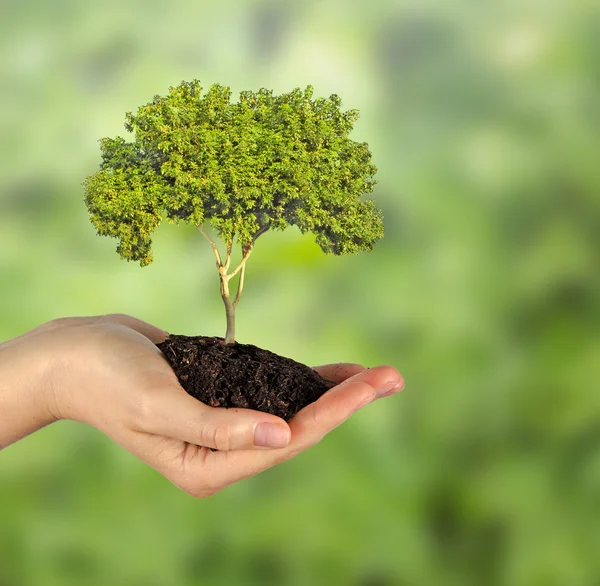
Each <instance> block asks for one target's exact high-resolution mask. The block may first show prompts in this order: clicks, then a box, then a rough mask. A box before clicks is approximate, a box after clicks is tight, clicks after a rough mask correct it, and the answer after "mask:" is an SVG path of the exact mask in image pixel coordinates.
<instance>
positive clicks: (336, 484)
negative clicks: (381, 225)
mask: <svg viewBox="0 0 600 586" xmlns="http://www.w3.org/2000/svg"><path fill="white" fill-rule="evenodd" d="M1 12H2V17H1V19H0V88H1V91H0V340H4V339H7V338H10V337H13V336H16V335H18V334H20V333H22V332H24V331H26V330H28V329H30V328H32V327H34V326H36V325H38V324H40V323H42V322H44V321H47V320H50V319H52V318H55V317H59V316H67V315H90V314H100V313H107V312H125V313H131V314H133V315H136V316H138V317H140V318H142V319H145V320H147V321H150V322H152V323H155V324H156V325H159V326H160V327H162V328H165V329H167V330H169V331H172V332H177V333H184V334H195V333H203V334H208V335H223V333H224V328H225V324H224V312H223V309H222V304H221V299H220V297H219V294H218V280H217V274H216V271H215V269H214V262H213V259H212V256H211V251H210V249H209V248H208V247H207V245H206V242H204V241H203V239H202V238H200V237H199V236H198V234H197V233H195V232H194V231H193V230H186V228H181V227H173V226H167V225H164V226H162V227H161V228H160V230H159V231H158V233H157V235H156V239H155V257H156V262H155V264H153V265H152V266H150V267H148V268H145V269H140V268H139V267H138V266H137V265H135V264H128V263H125V262H124V261H122V260H120V259H119V257H118V256H117V254H116V253H115V252H114V248H115V245H116V242H114V241H110V240H107V239H100V238H98V237H97V236H96V235H95V233H94V230H93V228H92V226H91V224H90V223H89V222H88V219H87V212H86V210H85V206H84V204H83V202H82V199H81V198H82V187H81V182H82V181H83V180H84V178H85V177H86V176H87V175H88V174H90V173H92V172H93V171H95V170H96V169H97V167H98V164H99V160H100V155H99V147H98V144H97V140H98V139H99V138H100V137H103V136H114V135H116V134H123V133H124V130H123V122H124V113H125V111H131V110H135V109H136V108H137V107H138V106H139V105H141V104H143V103H146V102H147V101H148V100H150V99H151V98H152V96H153V95H154V94H156V93H159V94H164V93H165V92H166V91H167V88H168V87H169V86H170V85H176V84H178V83H179V82H180V81H181V80H189V79H192V78H199V79H201V80H202V82H203V83H204V85H205V87H208V85H210V84H211V83H213V82H219V83H222V84H225V85H229V86H231V88H232V90H233V91H234V95H235V94H237V92H239V91H240V90H242V89H258V88H260V87H267V88H271V89H273V90H274V91H275V92H282V91H289V90H291V89H292V88H294V87H298V86H300V87H304V86H305V85H307V84H313V85H314V86H315V93H316V95H324V96H326V95H329V94H330V93H338V94H339V95H340V96H341V97H342V99H343V101H344V106H345V107H346V108H358V109H360V111H361V119H360V121H359V122H358V124H357V125H356V128H355V132H354V135H353V136H354V137H355V139H356V140H359V141H363V140H364V141H367V142H369V144H370V146H371V150H372V152H373V155H374V162H375V163H376V164H377V166H378V168H379V173H378V180H379V184H378V186H377V187H376V189H375V192H374V194H373V197H374V199H375V200H376V202H377V203H378V204H379V205H380V206H381V207H382V208H383V210H384V213H385V221H386V230H387V231H386V237H385V239H384V240H383V241H382V242H381V243H380V244H379V245H378V246H377V247H376V249H375V251H374V252H372V253H370V254H363V255H360V256H358V257H348V258H345V257H344V258H336V257H326V256H325V255H323V254H322V253H321V252H320V251H319V249H318V247H317V246H316V245H315V244H314V243H313V241H312V239H311V238H310V237H302V236H301V235H300V234H299V233H297V232H295V231H293V230H289V231H287V232H285V233H283V234H267V235H265V236H263V237H262V238H261V240H260V241H259V246H258V247H257V248H256V250H255V252H254V254H253V257H252V259H251V260H250V263H249V266H248V273H247V284H246V289H245V293H244V298H243V300H242V302H241V304H240V306H239V311H238V316H239V317H238V338H239V340H240V341H241V342H251V343H255V344H258V345H261V346H263V347H265V348H268V349H270V350H274V351H276V352H279V353H281V354H283V355H287V356H291V357H294V358H296V359H298V360H301V361H303V362H305V363H307V364H322V363H327V362H337V361H357V362H361V363H364V364H366V365H369V366H372V365H376V364H381V363H391V364H393V365H395V366H397V367H398V368H399V369H400V370H401V372H402V373H403V374H404V376H405V378H406V390H405V391H404V392H403V393H402V394H400V395H399V396H396V397H394V398H392V399H390V400H387V401H381V402H378V403H377V404H374V405H372V406H370V407H369V408H368V409H366V410H364V411H363V412H361V413H359V414H358V415H357V416H355V417H354V418H352V419H351V420H350V421H348V422H347V423H346V424H344V425H343V427H341V428H339V429H338V430H336V432H334V433H333V434H331V435H330V436H329V437H327V438H326V439H325V440H323V442H322V443H321V444H319V445H318V446H317V447H315V448H314V449H312V450H310V451H309V452H307V453H305V454H303V455H301V456H300V457H298V458H297V459H295V460H293V461H291V462H288V463H286V464H284V465H282V466H280V467H278V468H276V469H273V470H270V471H268V472H266V473H264V474H262V475H260V476H258V477H255V478H253V479H250V480H247V481H244V482H242V483H240V484H238V485H235V486H233V487H230V488H229V489H226V490H224V491H223V492H221V493H219V494H217V495H216V496H214V497H211V498H210V499H208V500H202V501H196V500H193V499H192V498H191V497H188V496H186V495H185V494H183V493H181V492H179V491H178V490H177V489H175V488H174V487H173V486H171V485H170V484H169V483H168V482H167V481H166V480H164V479H163V478H162V477H160V476H159V475H158V474H156V473H155V472H154V471H153V470H151V469H149V468H148V467H146V466H145V465H143V464H141V463H139V462H137V461H136V460H135V459H134V458H133V457H131V456H130V455H129V454H127V453H126V452H124V451H123V450H122V449H120V448H119V447H118V446H116V445H114V444H113V443H111V441H110V440H108V439H107V438H105V437H104V436H102V435H101V434H100V433H99V432H97V431H96V430H94V429H92V428H88V427H86V426H83V425H80V424H77V423H72V422H61V423H59V424H56V425H53V426H50V427H49V428H47V429H44V430H42V431H41V432H38V433H37V434H35V435H33V436H31V437H29V438H27V439H25V440H23V441H22V442H19V443H18V444H16V445H14V446H11V447H9V448H7V449H6V450H4V451H3V452H2V453H1V454H0V586H29V585H42V586H58V585H60V586H70V585H73V586H75V585H78V586H79V585H81V584H86V585H87V586H96V585H97V586H100V585H102V586H104V585H106V584H111V585H112V586H121V585H123V586H155V585H156V586H163V585H164V586H170V585H174V586H187V585H196V584H210V585H215V586H219V585H230V584H231V585H237V584H250V585H261V586H263V585H270V584H278V585H280V584H281V585H294V586H305V585H321V584H323V585H337V584H340V585H352V586H354V585H356V586H392V585H398V586H403V585H411V586H412V585H416V586H420V585H427V586H430V585H433V584H435V585H442V584H443V585H461V586H468V585H473V586H482V585H486V586H494V585H510V586H521V585H523V586H538V585H539V586H551V585H555V584H556V585H560V586H566V585H568V586H577V585H581V586H590V585H597V584H600V561H599V560H600V557H597V554H598V553H599V552H600V530H599V529H600V517H599V511H600V393H599V392H598V391H599V390H600V385H599V384H598V381H599V380H600V301H599V298H600V196H599V193H600V164H599V155H600V97H599V96H600V5H599V4H598V2H594V1H592V0H562V1H561V0H543V1H542V0H527V1H523V0H521V1H517V0H489V1H488V2H475V1H474V0H464V1H460V2H451V1H442V0H439V1H435V0H432V1H430V2H417V1H414V0H371V1H369V2H358V1H349V0H345V1H341V0H340V1H334V0H322V1H317V0H305V1H297V0H296V1H283V0H282V1H279V2H278V1H276V0H266V1H258V0H252V1H250V0H230V1H229V2H194V1H192V0H175V1H171V2H166V1H161V2H158V1H156V0H154V1H147V0H146V1H144V2H142V1H128V0H121V1H119V2H117V1H115V0H106V1H104V2H83V1H77V0H54V1H53V2H47V1H45V0H37V1H35V0H2V2H1ZM190 315H191V316H193V317H192V318H191V319H190V317H188V316H190Z"/></svg>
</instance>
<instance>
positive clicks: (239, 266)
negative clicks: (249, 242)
mask: <svg viewBox="0 0 600 586" xmlns="http://www.w3.org/2000/svg"><path fill="white" fill-rule="evenodd" d="M251 252H252V246H249V247H248V248H247V250H246V251H245V252H244V256H243V258H242V261H241V262H240V264H239V265H238V266H237V267H236V268H235V270H234V271H233V272H232V273H230V274H229V275H228V277H229V278H230V279H231V278H233V277H235V276H236V275H237V274H238V273H239V272H240V271H241V270H242V269H243V268H244V265H245V264H246V261H247V260H248V257H249V256H250V253H251Z"/></svg>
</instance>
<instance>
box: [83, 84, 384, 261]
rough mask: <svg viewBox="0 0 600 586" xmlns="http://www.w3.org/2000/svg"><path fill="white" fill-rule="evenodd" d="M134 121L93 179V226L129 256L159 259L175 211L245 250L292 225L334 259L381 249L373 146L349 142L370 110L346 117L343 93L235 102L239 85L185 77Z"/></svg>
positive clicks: (89, 199) (263, 95) (247, 95)
mask: <svg viewBox="0 0 600 586" xmlns="http://www.w3.org/2000/svg"><path fill="white" fill-rule="evenodd" d="M126 119H127V121H126V124H125V128H126V129H127V131H129V132H130V133H132V134H133V136H134V138H133V141H132V142H127V141H126V140H124V139H123V138H121V137H117V138H115V139H109V138H105V139H103V140H102V141H101V149H102V165H101V169H100V171H98V172H97V173H95V174H94V175H92V176H90V177H89V178H88V179H87V180H86V182H85V201H86V204H87V206H88V209H89V212H90V217H91V220H92V222H93V224H94V225H95V227H96V228H97V230H98V233H99V234H100V235H103V236H112V237H115V238H118V239H119V241H120V244H119V246H118V249H117V251H118V252H119V254H120V255H121V256H122V257H123V258H125V259H128V260H134V261H139V262H140V264H141V265H142V266H143V265H147V264H149V263H150V262H152V251H151V243H152V241H151V235H152V232H153V231H154V230H155V229H156V228H157V227H158V225H159V224H160V222H161V220H162V218H163V217H166V219H167V220H168V221H171V222H187V223H190V224H193V225H196V226H200V225H202V224H203V223H204V222H205V221H208V222H209V223H210V224H211V225H212V226H213V228H215V229H216V230H217V232H218V234H219V237H220V238H221V239H222V240H223V241H225V242H231V241H233V239H234V238H235V237H236V236H237V239H238V241H239V243H240V244H241V246H242V248H246V247H248V246H250V245H251V244H252V242H253V240H254V238H255V237H256V235H257V234H258V233H262V232H264V231H266V230H268V229H275V230H283V229H285V228H286V227H287V226H288V225H295V226H298V228H299V229H300V230H301V231H302V232H303V233H306V232H310V233H313V234H315V235H316V240H317V243H318V244H319V245H320V247H321V248H322V249H323V251H325V252H328V253H333V254H346V253H357V252H359V251H361V250H371V249H372V248H373V245H374V244H375V242H376V241H377V240H378V239H379V238H381V237H382V236H383V222H382V217H381V212H380V211H379V210H378V209H377V208H376V207H375V205H374V204H373V202H372V201H370V200H367V201H363V200H361V199H360V197H361V196H362V195H363V194H365V193H368V192H371V191H372V189H373V186H374V184H375V180H374V175H375V172H376V168H375V166H374V165H373V164H372V163H371V153H370V151H369V148H368V145H367V144H366V143H357V142H355V141H353V140H351V139H350V138H349V134H350V132H351V131H352V128H353V125H354V122H355V121H356V120H357V119H358V112H357V111H356V110H349V111H346V112H343V111H342V110H341V100H340V98H339V96H337V95H335V94H334V95H331V96H330V97H329V98H317V99H313V89H312V87H311V86H308V87H307V88H306V89H305V90H304V91H302V90H300V89H295V90H293V91H292V92H289V93H285V94H282V95H279V96H275V95H273V92H272V91H270V90H266V89H261V90H259V91H258V92H252V91H243V92H241V93H240V97H239V101H238V102H237V103H232V102H231V91H230V89H229V88H228V87H225V86H222V85H219V84H214V85H213V86H212V87H211V88H210V89H209V90H208V91H207V92H206V94H205V95H202V87H201V85H200V82H199V81H191V82H182V83H181V84H180V85H179V86H177V87H174V88H170V89H169V93H168V95H167V96H165V97H161V96H155V97H154V99H153V101H152V102H150V103H148V104H146V105H145V106H142V107H141V108H139V109H138V111H137V114H135V115H134V114H131V113H128V114H127V116H126Z"/></svg>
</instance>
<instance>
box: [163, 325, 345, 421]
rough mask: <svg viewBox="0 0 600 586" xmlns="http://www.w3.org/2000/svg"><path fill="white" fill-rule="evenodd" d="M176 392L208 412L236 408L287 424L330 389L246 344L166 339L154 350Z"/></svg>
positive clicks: (295, 365) (300, 368)
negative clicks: (208, 408)
mask: <svg viewBox="0 0 600 586" xmlns="http://www.w3.org/2000/svg"><path fill="white" fill-rule="evenodd" d="M157 346H158V348H159V349H160V350H161V352H162V353H163V354H164V356H165V358H166V359H167V361H168V362H169V364H170V365H171V367H172V368H173V370H174V371H175V374H176V375H177V378H178V379H179V383H180V384H181V386H182V387H183V388H184V389H185V390H186V391H187V392H188V393H189V394H190V395H192V397H195V398H196V399H198V400H199V401H202V402H203V403H205V404H206V405H210V406H211V407H240V408H243V409H255V410H257V411H264V412H266V413H272V414H273V415H277V416H278V417H281V418H283V419H285V420H286V421H289V420H290V419H291V418H292V417H293V416H294V415H295V414H296V413H297V412H298V411H300V409H302V408H303V407H306V405H308V404H309V403H312V402H314V401H316V400H317V399H318V398H319V397H320V396H321V395H322V394H323V393H325V392H326V391H328V390H329V389H330V388H332V387H333V386H335V383H333V382H331V381H329V380H326V379H324V378H323V377H321V376H319V375H318V374H317V373H316V372H315V371H314V370H313V369H312V368H309V367H308V366H305V365H304V364H300V363H299V362H296V361H294V360H291V359H290V358H285V357H283V356H279V355H278V354H274V353H273V352H269V351H268V350H263V349H262V348H258V347H257V346H253V345H251V344H238V343H237V342H236V343H235V344H225V341H224V340H223V338H208V337H204V336H193V337H191V336H180V335H170V336H169V338H167V339H166V340H165V341H164V342H161V343H160V344H157Z"/></svg>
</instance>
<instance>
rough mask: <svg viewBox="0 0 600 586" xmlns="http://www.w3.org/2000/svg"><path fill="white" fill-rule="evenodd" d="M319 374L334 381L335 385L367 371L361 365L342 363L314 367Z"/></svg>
mask: <svg viewBox="0 0 600 586" xmlns="http://www.w3.org/2000/svg"><path fill="white" fill-rule="evenodd" d="M313 370H315V371H316V372H317V373H318V374H320V375H321V376H322V377H323V378H326V379H327V380H330V381H333V382H334V383H338V384H339V383H341V382H342V381H345V380H346V379H347V378H350V377H351V376H354V375H356V374H360V373H361V372H364V371H365V370H367V369H366V368H365V367H364V366H361V365H360V364H353V363H351V362H340V363H338V364H324V365H323V366H315V367H313Z"/></svg>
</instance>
